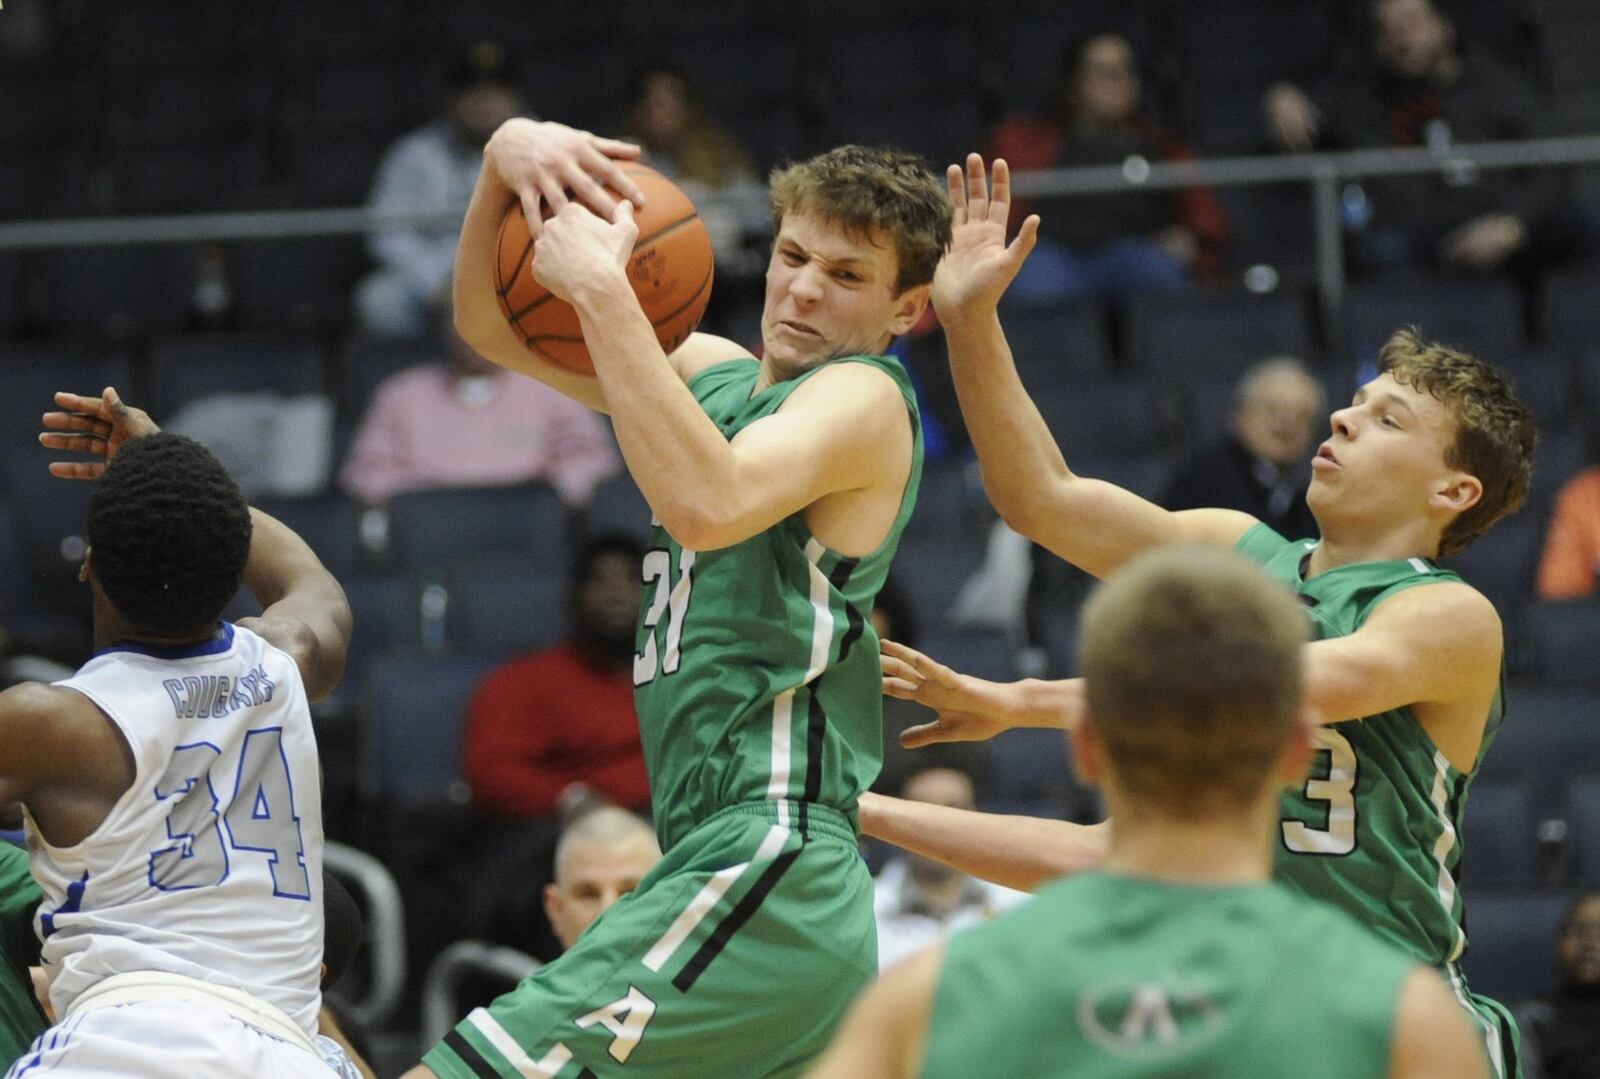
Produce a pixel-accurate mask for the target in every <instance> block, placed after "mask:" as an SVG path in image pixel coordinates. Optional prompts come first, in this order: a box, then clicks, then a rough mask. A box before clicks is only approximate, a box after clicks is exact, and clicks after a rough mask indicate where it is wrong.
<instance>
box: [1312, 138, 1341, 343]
mask: <svg viewBox="0 0 1600 1079" xmlns="http://www.w3.org/2000/svg"><path fill="white" fill-rule="evenodd" d="M1311 194H1312V199H1311V203H1312V210H1311V212H1312V214H1313V219H1312V228H1313V230H1314V235H1315V236H1316V238H1317V306H1318V308H1319V309H1320V311H1321V313H1322V328H1323V331H1324V333H1325V334H1326V335H1327V339H1328V340H1329V341H1332V342H1335V343H1337V342H1338V340H1339V336H1340V332H1341V329H1340V327H1341V323H1340V315H1341V314H1342V313H1343V311H1344V284H1345V282H1344V221H1343V217H1342V215H1341V213H1340V205H1339V170H1338V168H1337V166H1335V165H1334V164H1333V163H1332V162H1330V161H1318V162H1317V164H1316V168H1315V169H1314V170H1313V172H1312V176H1311Z"/></svg>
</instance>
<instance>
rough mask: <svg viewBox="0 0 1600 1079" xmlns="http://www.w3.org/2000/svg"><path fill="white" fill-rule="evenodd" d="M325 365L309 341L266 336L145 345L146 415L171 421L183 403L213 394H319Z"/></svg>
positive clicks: (195, 337) (198, 337) (191, 337)
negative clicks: (146, 369) (147, 409)
mask: <svg viewBox="0 0 1600 1079" xmlns="http://www.w3.org/2000/svg"><path fill="white" fill-rule="evenodd" d="M324 366H325V364H324V360H323V355H322V350H321V348H320V347H319V346H318V344H317V342H316V341H315V339H313V338H309V337H298V336H290V335H285V334H269V333H238V334H223V333H216V334H213V333H206V334H186V335H183V336H180V337H168V338H165V339H163V340H160V341H157V342H155V343H154V344H152V345H151V346H150V353H149V376H150V385H149V401H150V412H151V414H152V415H155V416H160V417H167V418H170V417H171V416H172V415H173V414H174V413H176V412H177V411H178V409H179V408H180V407H181V406H182V405H184V404H185V403H187V402H190V401H195V400H198V399H200V398H202V397H208V396H210V395H212V394H217V393H259V392H263V391H266V392H272V393H277V394H281V395H283V396H285V397H296V396H301V395H304V394H319V393H322V392H323V391H324V389H325V388H326V372H325V371H324Z"/></svg>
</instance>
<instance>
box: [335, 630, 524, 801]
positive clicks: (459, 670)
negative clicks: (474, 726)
mask: <svg viewBox="0 0 1600 1079" xmlns="http://www.w3.org/2000/svg"><path fill="white" fill-rule="evenodd" d="M493 666H494V661H493V660H492V659H490V658H489V657H485V656H467V655H432V654H428V653H423V652H416V651H401V652H394V653H391V654H389V655H386V656H384V657H382V658H381V659H379V660H377V661H375V662H374V663H372V664H371V665H370V666H369V667H368V668H367V670H366V672H365V675H364V678H363V681H364V685H365V688H364V690H363V700H362V705H363V711H364V715H363V717H362V723H363V725H364V728H365V729H364V743H365V744H364V746H363V754H362V756H363V758H364V759H363V773H364V776H365V785H366V788H367V793H368V795H369V796H370V797H371V798H372V799H373V800H374V802H375V803H377V804H381V805H389V806H395V805H406V804H412V805H415V804H419V803H425V802H429V801H434V800H442V799H445V798H448V797H449V795H450V791H451V787H452V786H453V785H454V784H456V783H458V782H459V781H460V779H461V741H462V735H463V730H464V727H463V722H464V719H465V713H466V708H467V702H468V701H469V700H470V699H471V697H472V691H473V690H474V689H475V688H476V687H477V684H478V682H479V681H480V680H481V679H482V678H483V676H484V675H485V674H487V673H488V672H489V670H490V669H491V668H492V667H493Z"/></svg>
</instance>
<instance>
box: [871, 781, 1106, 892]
mask: <svg viewBox="0 0 1600 1079" xmlns="http://www.w3.org/2000/svg"><path fill="white" fill-rule="evenodd" d="M861 831H862V832H863V833H865V834H867V835H870V836H872V837H874V838H876V839H881V840H883V841H884V842H885V843H893V844H894V845H895V846H897V847H900V848H902V849H904V850H908V851H911V852H912V853H913V854H920V855H922V856H923V857H925V858H932V859H933V860H934V861H936V862H942V863H944V864H945V865H948V866H950V867H952V868H954V869H959V870H961V871H962V872H963V873H967V874H970V875H971V876H974V877H978V878H980V879H982V880H987V881H993V882H994V883H995V884H1003V885H1005V886H1006V887H1007V888H1015V889H1016V890H1017V891H1021V892H1031V891H1035V890H1036V889H1038V888H1040V887H1041V886H1043V885H1045V884H1048V883H1049V882H1050V881H1052V880H1055V879H1056V878H1057V877H1062V876H1065V875H1067V874H1069V873H1077V872H1079V871H1080V870H1084V869H1093V868H1094V867H1095V866H1097V865H1099V864H1100V863H1101V862H1102V861H1104V860H1105V856H1106V850H1107V848H1108V846H1109V844H1110V842H1111V823H1110V822H1109V821H1102V822H1101V823H1099V824H1073V823H1072V822H1070V821H1063V820H1047V819H1045V818H1043V817H1023V816H1016V815H1012V814H1000V813H980V812H976V811H974V810H970V809H953V808H951V807H950V806H941V805H934V804H933V803H931V802H910V801H906V800H904V799H901V798H890V797H887V796H885V795H881V794H871V793H868V794H863V795H862V796H861Z"/></svg>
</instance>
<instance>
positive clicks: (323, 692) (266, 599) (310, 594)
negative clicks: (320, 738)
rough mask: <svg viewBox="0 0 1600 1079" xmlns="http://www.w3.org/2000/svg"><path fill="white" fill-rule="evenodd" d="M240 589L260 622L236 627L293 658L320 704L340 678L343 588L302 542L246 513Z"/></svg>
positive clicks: (344, 644)
mask: <svg viewBox="0 0 1600 1079" xmlns="http://www.w3.org/2000/svg"><path fill="white" fill-rule="evenodd" d="M250 520H251V525H252V533H251V537H250V558H249V561H248V562H246V563H245V567H244V582H245V586H246V587H247V588H249V589H250V592H251V594H252V595H254V596H255V597H256V599H257V600H259V601H260V602H261V606H262V608H263V610H262V612H261V616H260V617H259V618H242V619H240V620H239V624H240V625H241V626H244V627H245V628H247V629H251V630H253V631H255V632H256V633H259V634H260V635H261V636H262V637H264V638H266V639H267V640H268V641H270V642H271V643H272V644H273V645H275V646H276V647H278V648H281V649H283V650H284V651H285V652H287V653H289V655H290V656H292V657H293V658H294V661H295V663H296V665H297V666H299V668H300V676H301V678H302V679H303V680H304V681H305V685H306V694H307V696H309V697H310V699H311V700H314V701H316V700H321V699H322V698H323V697H326V696H327V695H328V694H329V693H332V692H333V690H334V687H336V686H337V685H338V684H339V679H340V678H341V677H342V676H343V674H344V659H345V653H346V652H347V651H348V650H349V647H350V634H351V633H352V631H353V626H354V622H353V619H352V617H351V614H350V603H349V601H348V600H346V599H345V594H344V589H343V588H341V587H340V586H339V582H338V581H336V580H334V577H333V574H331V573H329V572H328V571H327V570H326V569H324V568H323V565H322V562H321V561H320V560H319V559H318V558H317V556H316V553H315V552H314V551H312V550H311V548H310V546H308V545H307V544H306V541H305V540H303V539H301V538H300V537H299V536H298V535H296V534H295V533H294V532H293V531H292V530H290V528H289V527H288V526H287V525H285V524H283V523H282V522H281V521H279V520H277V519H276V518H273V517H269V516H268V515H267V514H265V513H262V512H261V511H260V510H258V509H254V508H252V509H251V510H250Z"/></svg>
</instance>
